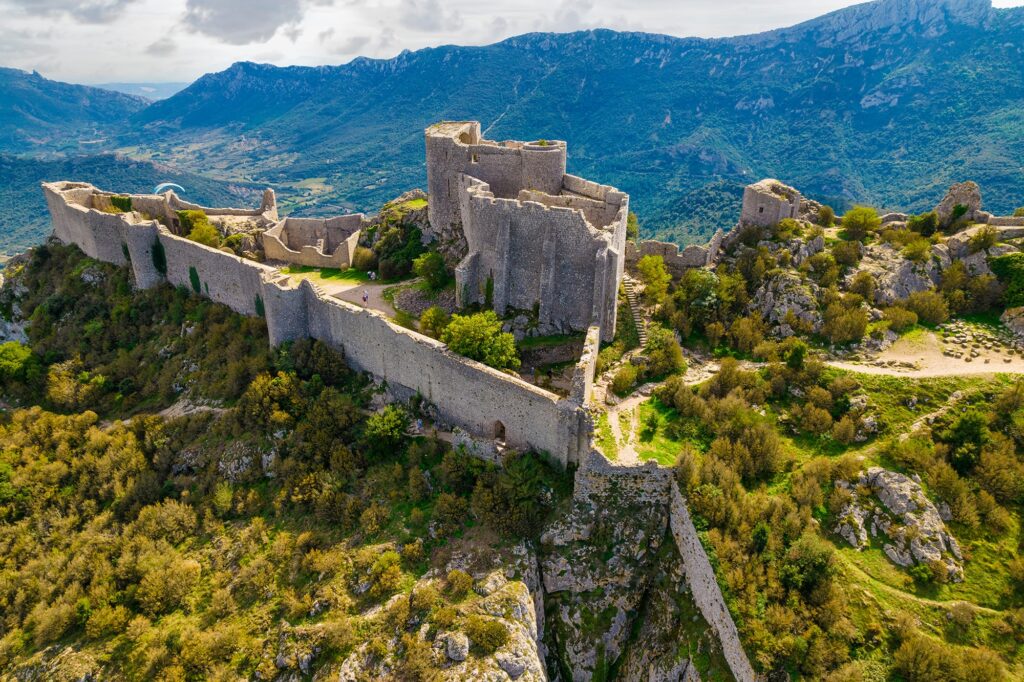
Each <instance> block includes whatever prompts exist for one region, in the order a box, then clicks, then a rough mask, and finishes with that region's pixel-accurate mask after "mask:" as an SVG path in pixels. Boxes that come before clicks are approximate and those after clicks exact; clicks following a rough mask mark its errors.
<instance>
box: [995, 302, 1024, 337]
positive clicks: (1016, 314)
mask: <svg viewBox="0 0 1024 682" xmlns="http://www.w3.org/2000/svg"><path fill="white" fill-rule="evenodd" d="M999 321H1000V322H1002V323H1003V324H1005V325H1006V328H1007V329H1009V330H1010V331H1011V332H1012V333H1013V335H1014V336H1016V337H1017V338H1020V339H1024V306H1022V307H1019V308H1007V309H1006V310H1005V311H1004V312H1003V314H1002V315H1001V316H1000V318H999Z"/></svg>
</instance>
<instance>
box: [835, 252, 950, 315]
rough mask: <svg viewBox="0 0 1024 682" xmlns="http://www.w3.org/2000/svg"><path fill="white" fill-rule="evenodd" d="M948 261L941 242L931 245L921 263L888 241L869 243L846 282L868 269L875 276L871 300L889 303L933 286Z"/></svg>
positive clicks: (947, 264)
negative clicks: (929, 253)
mask: <svg viewBox="0 0 1024 682" xmlns="http://www.w3.org/2000/svg"><path fill="white" fill-rule="evenodd" d="M949 263H950V257H949V252H948V251H947V250H946V249H945V247H943V246H942V245H941V244H938V245H935V246H933V247H932V257H931V258H930V259H928V261H927V262H925V263H915V262H914V261H911V260H908V259H907V258H905V257H904V256H903V254H902V253H901V252H900V251H899V250H898V249H897V248H895V247H894V246H893V245H891V244H871V245H869V246H866V247H865V248H864V257H863V258H862V259H861V262H860V265H859V266H858V268H857V269H856V270H854V271H852V272H851V273H850V274H848V275H847V278H846V283H847V285H849V284H850V283H851V282H852V281H853V278H854V277H856V276H857V273H860V272H868V273H870V274H871V275H872V276H873V277H874V278H875V283H876V288H875V301H876V302H878V303H882V304H889V303H893V302H894V301H898V300H900V299H904V298H906V297H907V296H909V295H910V294H912V293H914V292H915V291H927V290H928V289H932V288H933V287H935V286H936V285H937V284H938V283H939V281H940V280H941V278H942V271H943V270H944V269H945V268H947V267H949Z"/></svg>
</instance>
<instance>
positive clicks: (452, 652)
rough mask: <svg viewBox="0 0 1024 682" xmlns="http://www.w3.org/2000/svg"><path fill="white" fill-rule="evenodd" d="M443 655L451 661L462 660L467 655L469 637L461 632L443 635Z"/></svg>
mask: <svg viewBox="0 0 1024 682" xmlns="http://www.w3.org/2000/svg"><path fill="white" fill-rule="evenodd" d="M444 651H445V655H446V656H448V658H450V659H451V660H453V661H464V660H466V657H467V656H469V637H467V636H466V635H465V633H462V632H449V633H448V634H446V635H445V648H444Z"/></svg>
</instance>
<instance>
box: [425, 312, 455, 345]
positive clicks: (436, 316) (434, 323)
mask: <svg viewBox="0 0 1024 682" xmlns="http://www.w3.org/2000/svg"><path fill="white" fill-rule="evenodd" d="M450 320H451V318H450V317H449V316H448V313H446V312H445V311H444V310H442V309H441V308H439V307H437V306H436V305H432V306H430V307H429V308H427V309H426V310H424V311H423V314H422V315H420V331H422V332H423V333H424V334H426V335H427V336H432V337H434V338H435V339H439V338H441V334H442V333H444V330H445V328H446V327H447V326H448V323H449V321H450Z"/></svg>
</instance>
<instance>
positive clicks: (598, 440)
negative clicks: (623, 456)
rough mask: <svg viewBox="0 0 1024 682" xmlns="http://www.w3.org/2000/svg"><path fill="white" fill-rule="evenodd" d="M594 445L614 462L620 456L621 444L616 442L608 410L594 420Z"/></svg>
mask: <svg viewBox="0 0 1024 682" xmlns="http://www.w3.org/2000/svg"><path fill="white" fill-rule="evenodd" d="M594 445H596V446H597V447H598V449H599V450H600V451H601V452H603V453H604V456H605V457H607V458H608V459H610V460H611V461H613V462H614V461H615V460H617V459H618V458H619V446H618V445H616V443H615V436H614V434H612V427H611V425H610V424H609V423H608V413H607V412H602V413H600V414H599V415H598V416H597V420H596V421H595V422H594Z"/></svg>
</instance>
